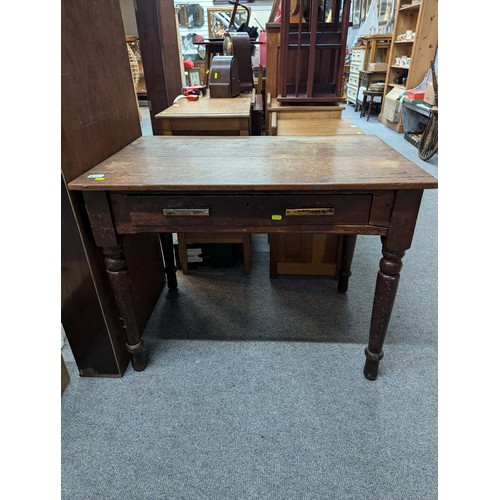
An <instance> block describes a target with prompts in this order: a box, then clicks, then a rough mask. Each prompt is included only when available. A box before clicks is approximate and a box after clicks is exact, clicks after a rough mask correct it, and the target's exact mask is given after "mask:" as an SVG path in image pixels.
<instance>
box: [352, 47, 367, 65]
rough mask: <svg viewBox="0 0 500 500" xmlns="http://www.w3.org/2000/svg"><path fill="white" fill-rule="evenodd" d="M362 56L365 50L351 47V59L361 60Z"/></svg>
mask: <svg viewBox="0 0 500 500" xmlns="http://www.w3.org/2000/svg"><path fill="white" fill-rule="evenodd" d="M364 58H365V51H364V50H359V49H353V51H352V57H351V61H354V62H360V61H361V62H363V60H364Z"/></svg>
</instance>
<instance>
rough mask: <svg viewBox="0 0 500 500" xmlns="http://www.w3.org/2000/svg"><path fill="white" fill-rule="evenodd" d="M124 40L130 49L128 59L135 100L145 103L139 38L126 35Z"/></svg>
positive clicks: (146, 98) (145, 93)
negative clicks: (135, 95)
mask: <svg viewBox="0 0 500 500" xmlns="http://www.w3.org/2000/svg"><path fill="white" fill-rule="evenodd" d="M125 41H126V42H127V46H128V48H129V50H130V52H129V59H130V64H131V69H132V75H133V79H134V87H135V92H136V94H137V100H138V101H139V102H140V103H142V102H145V103H147V100H148V94H147V90H146V81H145V80H144V68H143V66H142V56H141V47H140V44H139V39H138V38H137V37H136V36H133V35H126V36H125Z"/></svg>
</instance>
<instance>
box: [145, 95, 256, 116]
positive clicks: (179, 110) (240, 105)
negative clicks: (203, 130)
mask: <svg viewBox="0 0 500 500" xmlns="http://www.w3.org/2000/svg"><path fill="white" fill-rule="evenodd" d="M251 103H252V100H251V96H250V95H248V97H241V96H240V97H234V98H232V99H231V98H228V99H225V98H220V99H213V98H210V97H203V98H201V99H199V100H198V101H188V100H187V99H181V100H180V101H178V102H176V103H175V104H173V105H172V106H170V107H169V108H167V109H164V110H163V111H162V112H161V113H158V114H157V115H156V116H155V118H157V119H162V118H181V117H182V118H206V117H209V116H216V117H217V118H224V117H226V116H227V117H231V118H232V117H249V116H250V107H251Z"/></svg>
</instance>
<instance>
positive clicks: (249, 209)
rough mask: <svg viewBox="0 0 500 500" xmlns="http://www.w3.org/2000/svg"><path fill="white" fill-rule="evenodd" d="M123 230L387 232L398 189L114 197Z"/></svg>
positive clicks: (118, 224)
mask: <svg viewBox="0 0 500 500" xmlns="http://www.w3.org/2000/svg"><path fill="white" fill-rule="evenodd" d="M110 200H111V204H112V207H113V214H114V221H115V228H116V232H117V233H121V234H135V233H142V232H234V231H237V232H248V233H262V232H263V233H279V232H288V231H297V232H303V233H339V234H341V233H345V234H378V235H384V234H386V233H387V228H388V226H389V222H390V217H391V211H392V205H393V201H394V193H393V192H390V191H389V192H384V193H376V194H374V193H349V194H306V195H279V194H273V195H212V196H210V195H208V196H206V195H193V196H178V195H172V196H170V195H163V194H158V195H156V194H142V193H141V194H130V193H128V194H121V193H119V194H117V193H112V194H111V195H110Z"/></svg>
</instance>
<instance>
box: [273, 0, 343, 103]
mask: <svg viewBox="0 0 500 500" xmlns="http://www.w3.org/2000/svg"><path fill="white" fill-rule="evenodd" d="M350 4H351V2H350V0H337V1H336V2H326V1H325V0H310V1H308V2H302V1H300V2H294V1H292V0H282V2H281V12H282V15H281V27H280V49H279V50H280V56H279V67H278V95H277V98H278V101H281V102H324V103H332V102H339V101H342V100H343V79H344V63H345V50H346V39H347V30H348V27H349V8H350Z"/></svg>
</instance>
